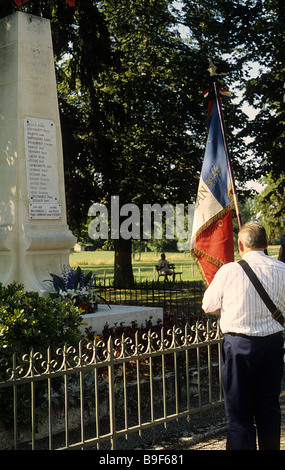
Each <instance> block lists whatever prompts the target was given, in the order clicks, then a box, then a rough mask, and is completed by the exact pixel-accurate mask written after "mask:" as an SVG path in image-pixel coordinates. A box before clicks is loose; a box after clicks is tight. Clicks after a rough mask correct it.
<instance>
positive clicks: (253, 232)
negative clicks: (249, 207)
mask: <svg viewBox="0 0 285 470" xmlns="http://www.w3.org/2000/svg"><path fill="white" fill-rule="evenodd" d="M238 238H239V240H240V241H241V242H242V243H243V244H244V245H245V246H246V247H247V248H266V247H267V246H268V239H267V235H266V231H265V228H264V227H263V226H262V225H260V224H258V223H257V222H247V223H246V224H244V225H243V226H242V227H241V229H240V231H239V234H238Z"/></svg>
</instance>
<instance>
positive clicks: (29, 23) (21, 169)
mask: <svg viewBox="0 0 285 470" xmlns="http://www.w3.org/2000/svg"><path fill="white" fill-rule="evenodd" d="M75 243H76V238H75V237H74V236H73V234H72V233H71V231H70V230H69V227H68V225H67V219H66V201H65V187H64V170H63V154H62V139H61V127H60V116H59V108H58V99H57V87H56V76H55V68H54V55H53V46H52V37H51V28H50V22H49V20H47V19H45V18H40V17H37V16H32V15H29V14H26V13H23V12H16V13H15V14H13V15H11V16H8V17H6V18H2V19H1V20H0V282H1V283H2V284H4V285H7V284H10V283H12V282H13V281H16V282H19V283H23V284H24V286H25V289H26V290H29V291H36V292H40V293H41V294H45V293H46V291H47V289H48V283H46V282H45V280H46V279H49V273H51V272H52V273H56V274H59V275H60V274H61V272H62V268H63V265H68V262H69V253H70V249H71V248H73V246H74V245H75Z"/></svg>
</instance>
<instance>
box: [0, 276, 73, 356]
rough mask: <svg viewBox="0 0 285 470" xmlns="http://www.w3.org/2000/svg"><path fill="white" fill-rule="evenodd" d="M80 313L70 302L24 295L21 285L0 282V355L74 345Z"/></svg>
mask: <svg viewBox="0 0 285 470" xmlns="http://www.w3.org/2000/svg"><path fill="white" fill-rule="evenodd" d="M80 313H81V310H80V309H79V308H78V307H76V306H75V305H74V303H73V302H72V301H71V300H68V299H67V300H64V301H59V300H57V299H52V298H51V297H50V296H47V297H41V296H40V295H39V294H38V293H37V292H25V291H24V286H23V285H21V284H17V283H13V284H10V285H9V286H8V287H4V286H3V285H2V284H1V283H0V354H1V357H2V358H3V357H5V358H9V357H11V355H13V352H14V351H17V356H18V357H19V356H20V355H21V354H26V353H28V352H29V351H30V350H31V348H34V351H35V352H44V351H45V350H46V349H47V347H48V346H51V347H52V348H53V349H56V348H58V347H60V346H63V344H65V343H67V344H68V345H77V344H78V342H79V340H80V332H79V330H78V326H79V325H80V323H81V321H82V317H81V316H80Z"/></svg>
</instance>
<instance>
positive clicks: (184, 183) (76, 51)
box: [0, 0, 284, 284]
mask: <svg viewBox="0 0 285 470" xmlns="http://www.w3.org/2000/svg"><path fill="white" fill-rule="evenodd" d="M178 6H179V5H177V2H173V1H171V0H94V1H91V0H76V2H75V6H74V7H70V6H69V5H68V4H67V2H65V1H63V0H57V1H56V0H49V1H45V2H38V1H37V2H35V1H33V0H30V1H29V2H28V3H26V4H25V5H24V6H22V7H20V8H19V7H17V6H16V5H15V3H14V2H13V1H12V0H10V1H9V0H0V12H1V16H2V17H3V16H7V15H8V14H11V13H12V12H13V11H15V10H22V11H25V12H29V13H32V14H36V15H42V16H44V17H46V18H49V19H50V20H51V26H52V35H53V44H54V52H55V63H56V70H57V77H58V93H59V104H60V111H61V119H62V134H63V147H64V163H65V180H66V195H67V208H68V221H69V224H70V226H71V229H72V230H73V231H74V233H75V234H76V235H77V236H79V237H80V236H81V233H83V230H82V227H83V226H84V224H86V220H87V213H88V209H89V207H90V206H91V205H92V203H93V202H101V203H103V204H105V205H106V206H107V207H110V200H111V196H113V195H118V196H119V197H120V202H121V203H122V204H124V203H126V202H128V203H135V204H137V205H138V206H139V207H142V204H146V203H150V204H153V203H154V202H156V203H160V204H163V203H165V202H170V203H172V204H175V203H177V202H178V203H184V204H185V203H188V202H194V200H195V198H196V192H197V186H198V178H199V174H200V169H201V163H202V159H203V156H204V143H205V139H206V132H205V128H206V118H207V116H206V114H207V103H206V102H205V101H204V100H203V95H202V91H203V90H205V89H206V88H208V85H209V74H208V72H207V68H208V63H209V58H210V57H213V58H214V62H215V65H217V66H218V73H219V74H220V75H219V80H220V81H221V83H222V85H223V86H225V87H226V88H228V89H234V88H236V87H237V84H238V85H239V87H240V90H241V91H242V92H243V93H244V100H246V101H247V102H248V103H249V104H250V105H252V106H254V107H256V108H257V109H258V110H259V113H258V115H257V117H256V119H255V120H254V121H248V119H247V118H246V116H245V114H244V113H243V112H242V111H241V109H240V105H237V104H234V102H233V101H232V102H231V103H229V104H227V105H226V107H225V118H226V124H227V131H228V139H229V145H230V150H231V157H232V166H233V169H234V173H235V177H236V180H237V181H238V182H239V183H240V187H241V188H242V185H243V184H244V183H245V182H246V181H247V180H248V179H252V178H254V177H259V176H261V175H264V174H265V173H266V172H267V171H268V168H271V169H272V171H273V174H274V171H275V170H276V172H277V174H278V172H279V171H280V168H281V165H282V158H281V155H282V150H283V147H284V104H283V103H282V96H283V95H282V92H281V89H282V87H283V81H284V61H283V60H282V54H283V50H284V36H283V35H282V33H284V4H283V2H282V1H281V0H248V1H241V0H239V1H237V0H215V1H213V0H211V1H210V0H198V1H197V0H184V1H183V2H181V4H180V7H181V8H178ZM181 26H183V27H184V28H187V32H188V33H187V34H188V40H185V39H184V38H182V37H181V34H180V30H179V27H180V28H181ZM252 62H258V63H259V64H260V67H261V72H260V74H259V75H258V77H257V78H254V79H252V78H251V77H250V76H249V75H248V68H247V65H248V64H250V63H252ZM241 104H242V103H241ZM247 136H251V137H252V138H253V141H252V143H251V144H250V145H246V144H245V141H244V138H245V137H247ZM249 149H250V150H251V151H252V152H253V154H254V156H255V160H254V161H255V164H253V163H252V161H247V160H248V159H247V151H248V150H249ZM256 162H258V165H256ZM115 249H116V251H117V253H118V254H121V255H122V256H118V257H117V259H116V261H115V262H116V270H115V275H116V273H117V278H118V279H119V283H121V284H128V283H131V282H132V272H131V257H130V250H131V242H130V241H126V240H124V241H122V240H118V241H116V242H115ZM124 273H125V274H124Z"/></svg>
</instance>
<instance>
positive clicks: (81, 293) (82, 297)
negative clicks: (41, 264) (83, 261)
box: [50, 266, 105, 313]
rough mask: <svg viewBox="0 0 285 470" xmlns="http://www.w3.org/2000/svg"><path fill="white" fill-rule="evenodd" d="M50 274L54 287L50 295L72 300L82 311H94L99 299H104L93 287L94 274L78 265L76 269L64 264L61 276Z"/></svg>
mask: <svg viewBox="0 0 285 470" xmlns="http://www.w3.org/2000/svg"><path fill="white" fill-rule="evenodd" d="M50 275H51V277H52V281H51V282H52V286H53V289H54V292H52V293H51V294H50V295H51V296H52V297H54V298H59V299H61V300H63V299H64V298H69V299H71V300H73V301H74V303H75V305H76V306H77V307H79V308H80V309H81V310H83V313H93V312H95V311H96V310H97V308H98V303H99V302H100V301H101V300H102V301H104V299H103V298H102V297H101V296H100V295H98V293H97V291H96V289H95V286H94V280H95V276H96V274H92V271H89V272H87V273H85V272H84V271H82V269H81V268H80V266H78V268H77V269H73V268H71V267H69V266H66V267H64V269H63V271H62V275H61V276H58V275H56V274H50ZM104 302H105V301H104Z"/></svg>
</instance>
